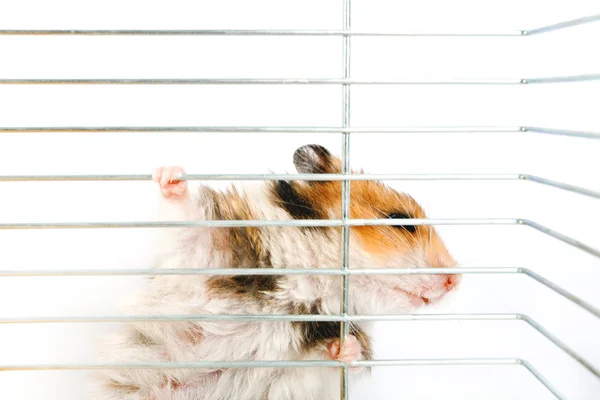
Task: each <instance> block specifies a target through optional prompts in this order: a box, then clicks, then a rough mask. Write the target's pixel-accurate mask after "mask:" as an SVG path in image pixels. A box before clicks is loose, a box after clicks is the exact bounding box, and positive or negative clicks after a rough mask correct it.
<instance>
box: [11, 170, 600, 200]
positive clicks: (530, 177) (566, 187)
mask: <svg viewBox="0 0 600 400" xmlns="http://www.w3.org/2000/svg"><path fill="white" fill-rule="evenodd" d="M520 178H521V179H523V180H527V181H531V182H537V183H540V184H542V185H546V186H552V187H555V188H559V189H562V190H566V191H567V192H573V193H578V194H582V195H584V196H589V197H593V198H596V199H600V192H596V191H593V190H590V189H586V188H582V187H579V186H575V185H571V184H568V183H563V182H558V181H554V180H551V179H546V178H541V177H539V176H535V175H528V174H523V175H521V176H520ZM0 180H2V179H1V178H0Z"/></svg>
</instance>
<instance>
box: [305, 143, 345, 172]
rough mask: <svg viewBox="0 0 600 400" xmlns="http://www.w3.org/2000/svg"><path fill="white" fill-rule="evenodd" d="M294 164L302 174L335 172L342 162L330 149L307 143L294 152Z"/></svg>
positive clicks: (338, 170) (338, 169)
mask: <svg viewBox="0 0 600 400" xmlns="http://www.w3.org/2000/svg"><path fill="white" fill-rule="evenodd" d="M294 165H295V166H296V169H297V170H298V172H299V173H301V174H335V173H339V172H340V162H339V159H338V158H337V157H334V156H332V155H331V153H330V152H329V150H327V149H326V148H325V147H323V146H319V145H317V144H307V145H305V146H302V147H300V148H299V149H298V150H296V151H295V152H294Z"/></svg>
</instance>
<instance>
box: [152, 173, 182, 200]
mask: <svg viewBox="0 0 600 400" xmlns="http://www.w3.org/2000/svg"><path fill="white" fill-rule="evenodd" d="M183 174H185V171H184V170H183V168H181V167H160V168H157V169H156V170H154V173H153V174H152V180H153V181H154V182H156V183H158V184H159V186H160V191H161V193H162V194H163V196H165V197H167V198H181V197H182V196H183V195H184V194H186V193H187V188H188V184H187V181H181V180H178V178H180V177H181V175H183Z"/></svg>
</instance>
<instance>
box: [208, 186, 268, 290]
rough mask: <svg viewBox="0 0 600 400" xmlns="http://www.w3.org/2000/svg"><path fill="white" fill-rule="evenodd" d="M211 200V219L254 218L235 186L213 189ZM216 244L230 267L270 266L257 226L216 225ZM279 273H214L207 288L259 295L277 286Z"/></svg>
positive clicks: (246, 219)
mask: <svg viewBox="0 0 600 400" xmlns="http://www.w3.org/2000/svg"><path fill="white" fill-rule="evenodd" d="M212 197H213V199H212V200H213V202H214V214H213V215H212V218H213V219H216V220H245V221H248V220H255V219H258V218H257V217H256V215H254V214H253V213H252V210H251V208H250V205H249V203H248V199H247V198H246V197H245V196H244V195H243V194H241V193H240V192H239V191H238V190H237V189H236V188H235V187H232V188H230V189H229V190H228V191H226V192H223V193H219V192H215V191H213V192H212ZM214 245H215V248H216V249H217V250H218V251H219V252H222V253H223V254H226V261H227V263H228V267H230V268H265V267H271V257H270V254H269V252H268V251H267V249H266V248H265V246H264V241H263V237H262V232H261V230H260V229H259V228H253V227H244V228H215V236H214ZM278 279H279V277H277V276H268V275H265V276H263V275H245V276H215V277H211V278H210V279H209V280H208V283H207V284H208V288H209V290H211V291H213V292H215V293H227V294H233V295H238V296H246V297H250V298H262V297H264V292H266V291H273V290H275V289H276V288H277V282H278Z"/></svg>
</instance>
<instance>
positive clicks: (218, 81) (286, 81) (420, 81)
mask: <svg viewBox="0 0 600 400" xmlns="http://www.w3.org/2000/svg"><path fill="white" fill-rule="evenodd" d="M596 80H600V74H586V75H571V76H551V77H543V78H525V79H523V78H407V79H388V80H374V79H350V78H190V79H0V85H520V84H545V83H564V82H585V81H596Z"/></svg>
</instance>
